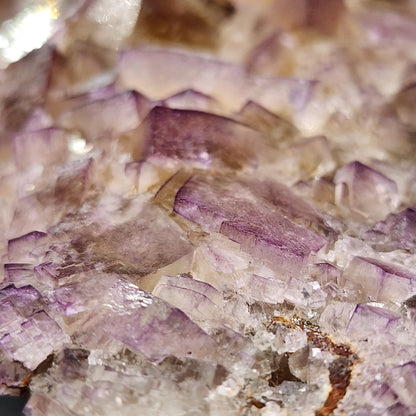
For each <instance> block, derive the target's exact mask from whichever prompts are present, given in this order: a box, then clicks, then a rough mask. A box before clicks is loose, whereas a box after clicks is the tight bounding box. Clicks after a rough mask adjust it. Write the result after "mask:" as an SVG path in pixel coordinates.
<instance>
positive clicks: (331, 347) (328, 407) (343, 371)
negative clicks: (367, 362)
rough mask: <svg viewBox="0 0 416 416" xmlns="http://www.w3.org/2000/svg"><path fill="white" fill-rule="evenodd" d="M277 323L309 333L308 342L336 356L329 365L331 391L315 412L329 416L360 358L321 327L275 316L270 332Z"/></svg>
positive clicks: (268, 324) (318, 414) (271, 320)
mask: <svg viewBox="0 0 416 416" xmlns="http://www.w3.org/2000/svg"><path fill="white" fill-rule="evenodd" d="M276 323H281V324H283V325H284V326H286V327H287V328H290V329H302V330H305V331H306V332H307V338H308V341H309V342H310V343H311V344H312V345H313V346H314V347H316V348H319V349H320V350H321V351H328V352H330V353H331V354H333V355H335V356H336V358H335V360H334V361H333V362H332V363H331V364H330V365H329V369H328V370H329V381H330V383H331V391H330V392H329V393H328V397H327V399H326V401H325V403H324V405H323V406H322V407H321V409H319V410H317V411H316V412H315V416H329V415H331V414H332V412H333V411H334V410H335V409H336V408H337V406H338V403H339V402H340V401H341V400H342V399H343V397H344V396H345V394H346V393H347V389H348V386H349V384H350V381H351V374H352V367H353V365H354V363H355V362H356V361H357V360H358V357H357V355H356V354H354V352H353V351H352V350H351V347H350V346H348V345H345V344H336V343H335V342H333V341H332V340H331V338H330V337H329V335H327V334H325V333H323V332H321V331H320V329H319V327H318V326H317V325H315V324H313V323H311V322H310V321H307V320H305V319H303V318H300V317H298V316H293V317H292V318H290V319H286V318H284V317H282V316H275V317H273V318H271V319H270V321H269V322H268V323H267V324H266V328H267V329H268V330H272V329H273V326H274V325H275V324H276Z"/></svg>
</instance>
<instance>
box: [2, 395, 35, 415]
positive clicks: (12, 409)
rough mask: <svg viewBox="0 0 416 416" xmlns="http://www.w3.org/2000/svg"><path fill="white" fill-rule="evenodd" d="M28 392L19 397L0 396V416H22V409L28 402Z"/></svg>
mask: <svg viewBox="0 0 416 416" xmlns="http://www.w3.org/2000/svg"><path fill="white" fill-rule="evenodd" d="M29 396H30V394H29V392H28V391H27V392H23V394H22V395H21V396H20V397H19V396H17V397H16V396H0V416H24V414H23V408H24V407H25V404H26V403H27V401H28V400H29Z"/></svg>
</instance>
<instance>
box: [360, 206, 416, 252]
mask: <svg viewBox="0 0 416 416" xmlns="http://www.w3.org/2000/svg"><path fill="white" fill-rule="evenodd" d="M364 236H365V237H366V238H367V239H368V240H369V241H371V242H372V243H374V244H375V245H377V248H379V249H384V250H388V251H389V250H394V249H404V250H412V251H413V250H415V249H416V210H415V209H413V208H407V209H405V210H403V211H401V212H399V213H398V214H390V215H389V216H388V217H387V218H386V219H385V220H384V221H379V222H377V223H376V224H375V225H374V226H373V227H372V228H370V229H369V230H368V231H367V232H366V233H365V234H364Z"/></svg>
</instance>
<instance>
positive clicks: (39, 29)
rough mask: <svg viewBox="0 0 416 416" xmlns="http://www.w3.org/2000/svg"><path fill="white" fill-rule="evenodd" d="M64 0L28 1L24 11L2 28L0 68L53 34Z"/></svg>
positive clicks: (0, 35) (37, 46) (35, 47)
mask: <svg viewBox="0 0 416 416" xmlns="http://www.w3.org/2000/svg"><path fill="white" fill-rule="evenodd" d="M61 3H62V0H44V1H38V2H33V1H26V2H25V5H24V7H23V8H22V10H21V11H20V12H19V13H18V14H17V15H16V16H14V17H13V18H12V19H10V20H7V21H5V22H3V23H2V25H1V28H0V47H1V55H0V67H1V66H3V67H4V66H7V64H8V63H9V62H15V61H17V60H18V59H20V58H21V57H23V56H24V55H25V54H27V53H29V52H30V51H32V50H33V49H37V48H40V47H41V46H42V45H43V44H44V43H45V42H46V41H47V40H48V38H49V37H50V35H51V33H52V30H53V28H54V24H55V22H56V21H57V19H58V18H59V16H60V12H59V7H60V4H61Z"/></svg>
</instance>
